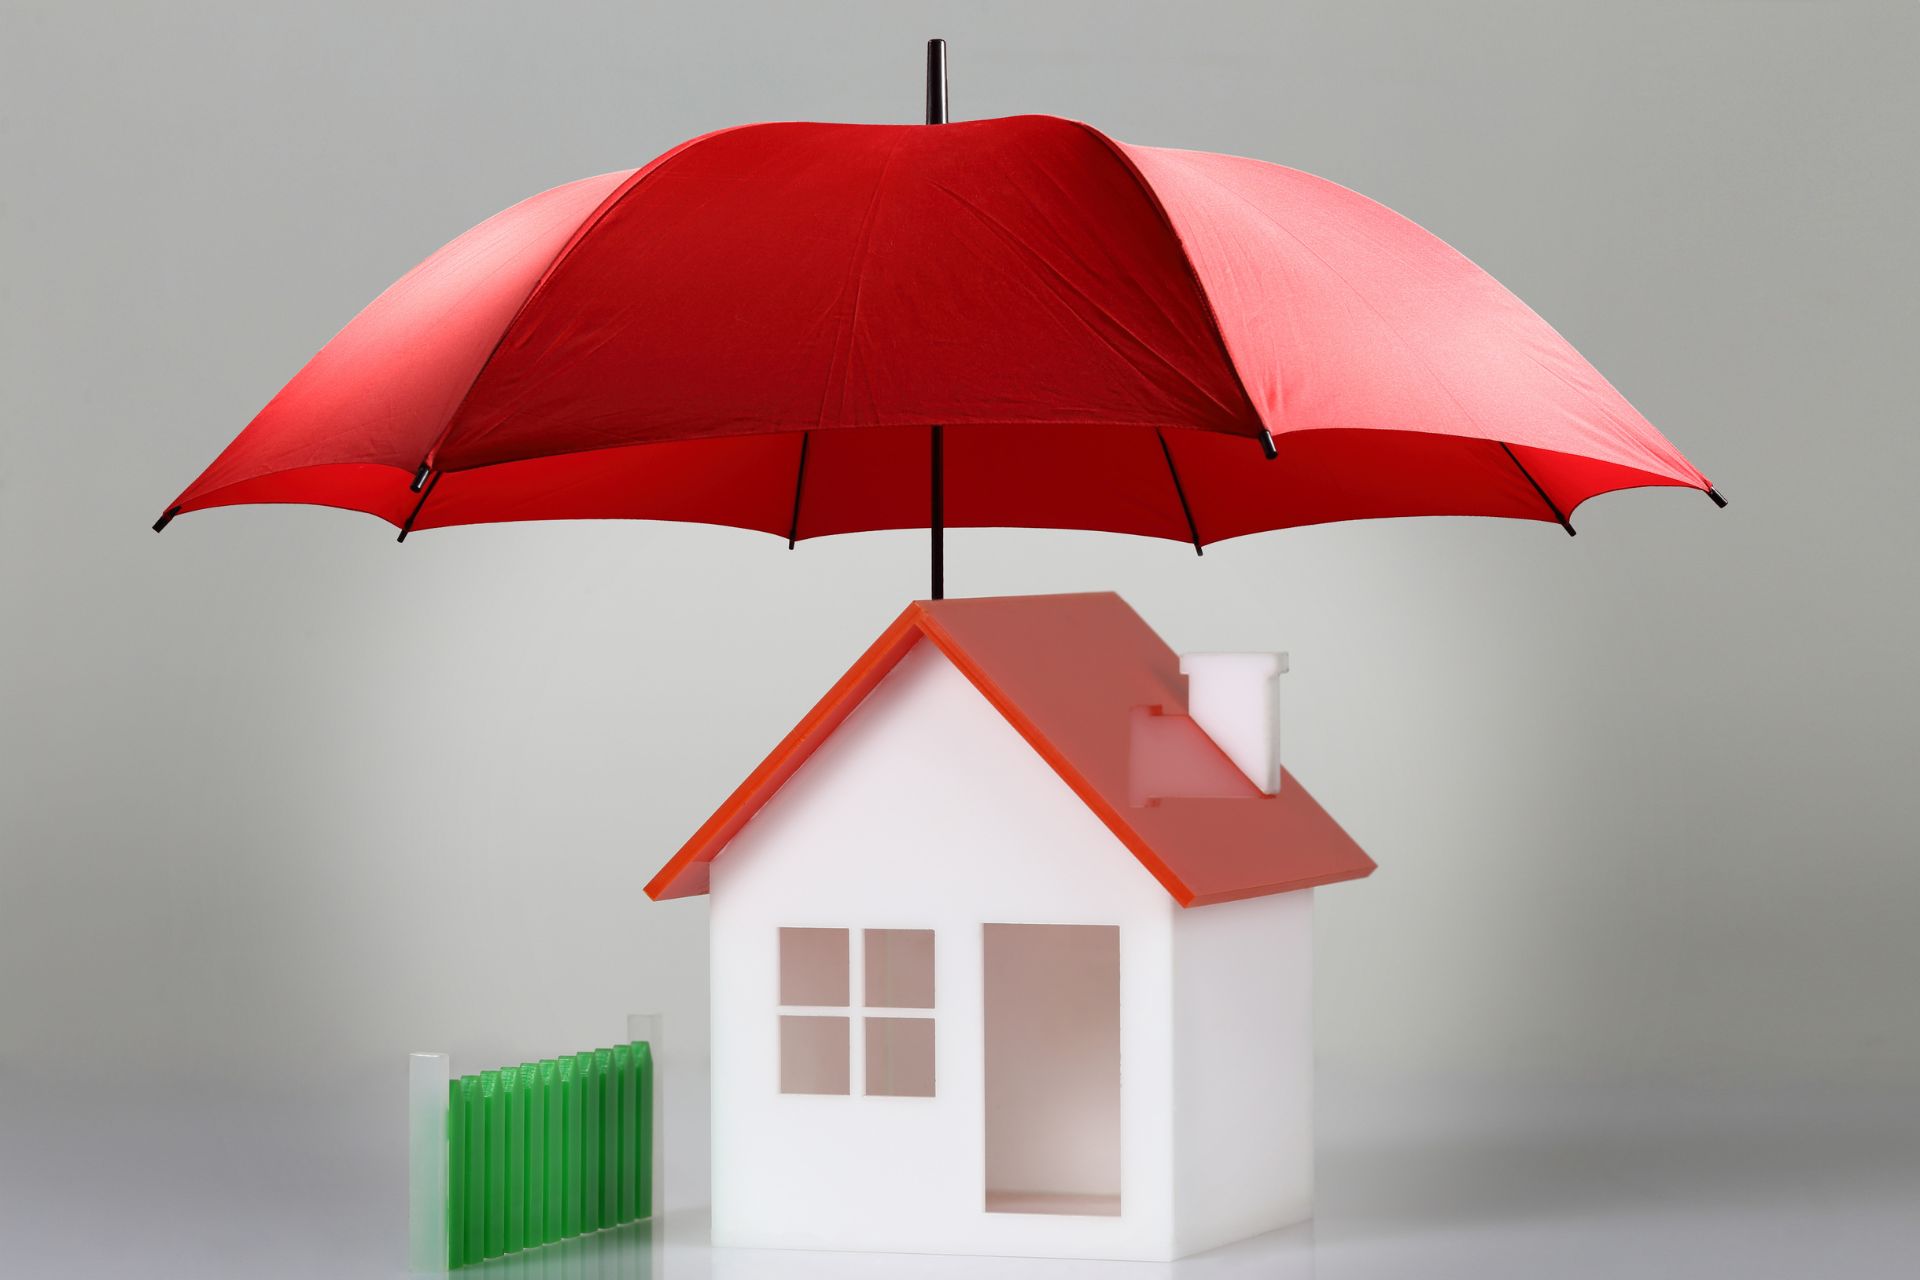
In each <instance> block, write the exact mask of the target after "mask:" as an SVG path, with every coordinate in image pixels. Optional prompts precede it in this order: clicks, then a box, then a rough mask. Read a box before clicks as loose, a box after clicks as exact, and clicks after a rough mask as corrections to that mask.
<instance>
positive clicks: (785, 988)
mask: <svg viewBox="0 0 1920 1280" xmlns="http://www.w3.org/2000/svg"><path fill="white" fill-rule="evenodd" d="M847 989H848V984H847V931H846V930H845V929H782V930H781V931H780V1003H781V1004H785V1005H826V1006H829V1007H834V1008H845V1007H846V1004H847ZM843 1056H844V1054H843ZM840 1092H842V1093H845V1092H846V1090H845V1089H844V1088H843V1089H841V1090H840Z"/></svg>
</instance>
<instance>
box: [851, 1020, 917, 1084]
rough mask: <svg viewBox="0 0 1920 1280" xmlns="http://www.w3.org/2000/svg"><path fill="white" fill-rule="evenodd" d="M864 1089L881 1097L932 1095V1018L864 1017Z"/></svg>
mask: <svg viewBox="0 0 1920 1280" xmlns="http://www.w3.org/2000/svg"><path fill="white" fill-rule="evenodd" d="M867 1092H868V1094H870V1095H874V1096H877V1097H883V1098H931V1097H932V1096H933V1019H932V1018H868V1019H867Z"/></svg>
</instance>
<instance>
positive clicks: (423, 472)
mask: <svg viewBox="0 0 1920 1280" xmlns="http://www.w3.org/2000/svg"><path fill="white" fill-rule="evenodd" d="M432 473H433V464H432V463H429V462H423V463H421V464H420V469H419V470H418V471H416V472H414V473H413V484H412V485H411V486H409V487H410V488H411V489H412V491H413V492H415V493H418V492H420V490H422V489H424V488H426V486H427V477H428V476H429V475H431V474H432Z"/></svg>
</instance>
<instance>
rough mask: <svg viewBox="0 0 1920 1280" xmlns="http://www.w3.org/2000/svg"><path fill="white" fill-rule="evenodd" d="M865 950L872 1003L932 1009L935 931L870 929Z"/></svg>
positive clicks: (887, 1007) (878, 1006) (879, 1006)
mask: <svg viewBox="0 0 1920 1280" xmlns="http://www.w3.org/2000/svg"><path fill="white" fill-rule="evenodd" d="M866 953H867V1003H868V1004H869V1005H872V1006H874V1007H875V1008H879V1009H931V1008H933V930H931V929H869V930H867V936H866Z"/></svg>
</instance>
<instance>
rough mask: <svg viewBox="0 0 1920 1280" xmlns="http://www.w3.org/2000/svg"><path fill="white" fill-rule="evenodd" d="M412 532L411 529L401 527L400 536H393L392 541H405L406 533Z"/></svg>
mask: <svg viewBox="0 0 1920 1280" xmlns="http://www.w3.org/2000/svg"><path fill="white" fill-rule="evenodd" d="M412 532H413V530H412V529H402V530H401V531H400V536H399V537H397V538H395V539H394V541H395V542H405V541H406V540H407V535H408V534H410V533H412Z"/></svg>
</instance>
